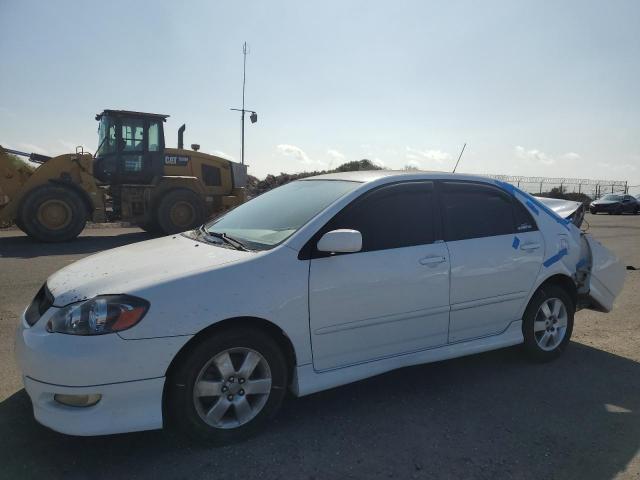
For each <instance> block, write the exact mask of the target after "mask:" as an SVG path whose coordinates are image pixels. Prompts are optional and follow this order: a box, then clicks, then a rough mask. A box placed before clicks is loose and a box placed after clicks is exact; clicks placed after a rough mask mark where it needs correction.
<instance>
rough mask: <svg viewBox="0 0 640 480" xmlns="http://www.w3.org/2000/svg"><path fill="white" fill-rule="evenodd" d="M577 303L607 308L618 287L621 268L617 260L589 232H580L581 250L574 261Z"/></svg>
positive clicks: (606, 309) (611, 302)
mask: <svg viewBox="0 0 640 480" xmlns="http://www.w3.org/2000/svg"><path fill="white" fill-rule="evenodd" d="M576 279H577V282H578V296H579V302H578V307H582V308H588V309H590V310H596V311H599V312H610V311H611V310H612V308H613V302H614V301H615V299H616V297H617V296H618V295H619V294H620V292H621V291H622V287H623V286H624V279H625V268H624V265H623V264H622V262H621V260H620V259H619V258H618V257H617V256H616V254H614V253H613V252H612V251H611V250H609V249H608V248H606V247H605V246H604V245H602V244H601V243H600V242H598V241H597V240H596V239H594V238H593V237H592V236H591V235H589V234H582V251H581V256H580V261H579V262H578V264H577V265H576Z"/></svg>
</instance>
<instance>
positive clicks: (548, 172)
mask: <svg viewBox="0 0 640 480" xmlns="http://www.w3.org/2000/svg"><path fill="white" fill-rule="evenodd" d="M638 25H640V2H638V1H635V0H632V1H616V0H614V1H609V0H607V1H605V0H602V1H591V0H580V1H573V0H566V1H565V0H560V1H540V0H538V1H534V0H531V1H521V0H508V1H507V0H504V1H490V0H489V1H483V2H477V1H457V0H453V1H448V2H436V1H402V0H396V1H393V2H389V1H385V2H382V1H372V0H369V1H332V0H325V1H323V2H301V1H290V2H278V1H270V2H264V1H244V2H214V1H184V2H176V1H167V0H155V1H153V2H151V1H140V2H132V1H120V0H112V1H109V2H98V1H93V0H86V1H80V0H78V1H67V0H59V1H55V2H44V1H32V0H0V59H2V60H1V61H0V144H2V145H3V146H6V147H8V148H14V149H18V150H27V151H29V152H37V153H44V154H49V155H55V154H60V153H64V152H68V151H73V150H74V149H75V146H76V145H83V146H84V147H85V148H86V149H88V150H90V151H93V150H94V149H95V147H96V144H97V122H96V121H95V119H94V117H95V114H96V113H99V112H100V111H102V110H103V109H105V108H113V109H126V110H137V111H147V112H154V113H164V114H169V115H171V116H170V118H169V119H168V121H167V123H166V124H165V136H166V143H167V145H168V146H175V145H176V142H177V133H176V132H177V129H178V127H179V126H180V125H182V124H183V123H186V125H187V130H186V132H185V143H186V144H187V145H189V144H191V143H198V144H200V145H201V148H202V150H203V151H205V152H209V153H215V154H218V155H221V156H226V157H228V158H231V159H235V160H239V159H240V116H239V113H237V112H232V111H230V110H229V109H230V108H232V107H240V106H241V94H242V43H243V42H244V41H247V42H248V44H249V47H250V53H249V55H248V56H247V84H246V88H247V89H246V106H247V108H249V109H252V110H256V111H257V112H258V123H256V124H251V123H250V122H249V121H248V119H247V126H246V154H245V155H246V163H247V164H248V165H249V173H251V174H253V175H255V176H257V177H260V178H262V177H264V176H265V175H266V174H268V173H274V174H277V173H280V172H299V171H304V170H317V169H326V168H332V167H336V166H338V165H340V164H341V163H344V162H345V161H350V160H359V159H362V158H368V159H370V160H372V161H374V162H376V163H377V164H380V165H383V166H385V167H387V168H404V167H406V166H411V167H416V168H419V169H424V170H444V171H450V170H451V169H452V168H453V165H454V164H455V160H456V158H457V156H458V154H459V152H460V149H461V148H462V145H463V144H464V143H467V147H466V150H465V153H464V156H463V157H462V160H461V163H460V166H459V167H458V171H463V172H472V173H493V174H509V175H532V176H550V177H580V178H603V179H616V180H617V179H619V180H628V181H629V183H630V184H631V185H640V28H638ZM636 190H640V188H638V189H636ZM639 193H640V192H639Z"/></svg>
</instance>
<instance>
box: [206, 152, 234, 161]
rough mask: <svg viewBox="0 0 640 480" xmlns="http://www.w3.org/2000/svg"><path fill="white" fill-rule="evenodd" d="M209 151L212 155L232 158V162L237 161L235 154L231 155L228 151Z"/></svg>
mask: <svg viewBox="0 0 640 480" xmlns="http://www.w3.org/2000/svg"><path fill="white" fill-rule="evenodd" d="M209 153H210V154H211V155H215V156H216V157H221V158H226V159H227V160H231V161H232V162H235V158H234V157H233V155H229V154H228V153H225V152H221V151H220V150H211V151H210V152H209Z"/></svg>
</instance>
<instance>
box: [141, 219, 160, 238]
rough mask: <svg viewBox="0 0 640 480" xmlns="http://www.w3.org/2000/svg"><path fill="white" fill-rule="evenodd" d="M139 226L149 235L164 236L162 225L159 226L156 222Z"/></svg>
mask: <svg viewBox="0 0 640 480" xmlns="http://www.w3.org/2000/svg"><path fill="white" fill-rule="evenodd" d="M138 226H139V227H140V228H141V229H142V230H144V231H145V232H147V233H148V234H149V235H154V236H157V235H162V234H163V231H162V228H160V225H158V222H156V221H155V220H152V221H148V222H145V223H142V224H140V225H138Z"/></svg>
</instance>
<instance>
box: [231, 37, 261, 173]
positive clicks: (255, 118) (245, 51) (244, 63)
mask: <svg viewBox="0 0 640 480" xmlns="http://www.w3.org/2000/svg"><path fill="white" fill-rule="evenodd" d="M248 53H249V45H247V42H244V43H243V44H242V57H243V58H242V108H232V109H231V110H233V111H234V112H240V113H241V114H242V115H241V118H240V129H241V130H240V131H241V132H242V145H241V147H240V148H241V150H240V157H241V159H242V165H244V116H245V115H246V113H247V112H249V113H250V114H251V115H249V120H251V123H256V122H257V121H258V114H257V112H254V111H253V110H247V108H246V106H245V103H244V90H245V86H246V84H247V54H248Z"/></svg>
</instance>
